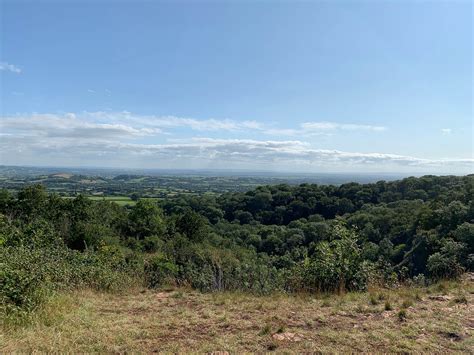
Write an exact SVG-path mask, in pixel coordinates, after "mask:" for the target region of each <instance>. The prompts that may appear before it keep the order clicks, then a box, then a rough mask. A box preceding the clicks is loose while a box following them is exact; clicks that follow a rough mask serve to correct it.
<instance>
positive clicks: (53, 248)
mask: <svg viewBox="0 0 474 355" xmlns="http://www.w3.org/2000/svg"><path fill="white" fill-rule="evenodd" d="M473 196H474V175H468V176H461V177H459V176H441V177H438V176H423V177H420V178H414V177H410V178H405V179H403V180H398V181H392V182H385V181H379V182H377V183H370V184H358V183H347V184H342V185H340V186H335V185H316V184H301V185H298V186H290V185H286V184H280V185H271V186H259V187H257V188H255V189H253V190H250V191H247V192H228V193H223V194H216V195H201V196H199V195H176V196H174V197H169V198H166V199H164V200H160V201H156V200H150V199H139V200H138V201H137V203H136V204H135V205H133V206H120V205H118V204H116V203H114V202H110V201H107V200H91V199H88V198H87V197H85V196H82V195H78V196H77V197H75V198H67V199H66V198H62V197H61V196H59V195H57V194H54V193H49V192H48V191H47V190H46V189H45V188H44V187H43V186H41V185H29V186H26V187H24V188H22V189H21V190H19V191H18V192H15V193H11V192H9V191H8V190H0V266H1V267H0V299H1V310H0V311H1V312H2V316H3V317H5V318H7V317H18V315H21V314H28V313H29V312H30V311H32V310H34V309H36V308H37V307H38V306H39V305H41V304H42V303H43V302H44V300H45V299H47V297H48V296H49V295H50V294H52V293H54V292H57V291H61V290H71V289H79V288H91V289H96V290H110V291H113V290H120V289H124V288H126V287H130V286H133V285H141V286H145V287H148V288H160V287H166V286H170V285H171V286H175V287H189V288H193V289H196V290H199V291H202V292H211V291H228V290H230V291H233V290H235V291H242V292H248V293H250V294H255V295H257V294H269V293H272V292H285V293H321V292H324V293H339V294H340V293H344V292H346V291H364V290H367V288H368V287H369V286H370V285H375V284H376V285H380V286H382V287H395V286H396V285H399V284H417V285H428V284H429V283H432V282H434V281H438V280H440V279H456V278H458V277H459V276H460V275H461V274H463V273H464V272H465V271H472V270H473V269H474V199H473Z"/></svg>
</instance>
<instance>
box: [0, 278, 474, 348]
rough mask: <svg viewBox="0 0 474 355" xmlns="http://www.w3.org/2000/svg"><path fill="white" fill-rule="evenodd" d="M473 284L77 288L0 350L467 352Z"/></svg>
mask: <svg viewBox="0 0 474 355" xmlns="http://www.w3.org/2000/svg"><path fill="white" fill-rule="evenodd" d="M473 285H474V282H472V280H470V281H468V280H465V281H463V283H452V282H451V283H447V282H446V283H442V284H440V285H435V286H432V287H430V288H428V289H412V288H402V289H399V290H383V289H373V290H370V292H369V293H349V294H346V295H343V296H331V297H323V296H319V297H312V296H296V297H295V296H286V295H272V296H266V297H254V296H251V295H245V294H238V293H215V294H202V293H199V292H196V291H190V290H173V291H169V292H152V291H142V292H139V291H134V292H133V293H130V294H127V295H111V294H105V293H95V292H92V291H82V292H77V293H74V294H69V295H63V296H61V297H59V298H57V299H55V300H54V302H51V303H50V304H49V305H48V306H47V307H46V308H45V309H43V310H42V311H41V312H40V313H38V316H37V317H36V321H35V322H33V324H32V325H30V326H28V327H22V328H13V327H11V328H4V329H3V330H2V333H0V352H11V351H15V352H26V351H28V352H30V351H48V352H50V351H67V352H73V353H76V352H156V351H164V352H190V351H193V352H216V351H229V352H264V351H272V350H275V351H277V352H308V351H322V352H334V351H341V352H346V351H358V352H360V351H370V352H372V351H377V352H406V351H410V352H413V351H423V352H439V353H444V352H472V351H473V349H474V343H473V338H472V335H473V334H472V333H473V331H474V306H473V301H474V287H473ZM387 303H389V304H390V307H389V308H390V309H389V310H385V308H387V307H385V305H386V304H387ZM400 313H402V314H403V316H400Z"/></svg>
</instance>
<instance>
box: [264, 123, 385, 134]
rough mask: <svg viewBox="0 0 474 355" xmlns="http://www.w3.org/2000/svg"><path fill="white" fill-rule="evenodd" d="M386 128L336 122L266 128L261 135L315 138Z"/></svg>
mask: <svg viewBox="0 0 474 355" xmlns="http://www.w3.org/2000/svg"><path fill="white" fill-rule="evenodd" d="M386 130H387V127H384V126H373V125H365V124H353V123H337V122H328V121H320V122H305V123H302V124H300V125H299V127H298V128H268V129H265V130H264V131H263V133H265V134H268V135H272V136H289V137H292V136H293V137H296V136H300V137H301V136H317V135H332V134H334V133H336V132H337V131H369V132H383V131H386Z"/></svg>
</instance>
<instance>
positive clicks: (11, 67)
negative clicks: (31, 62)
mask: <svg viewBox="0 0 474 355" xmlns="http://www.w3.org/2000/svg"><path fill="white" fill-rule="evenodd" d="M0 70H4V71H9V72H12V73H17V74H20V73H21V69H20V68H19V67H17V66H16V65H14V64H9V63H7V62H0Z"/></svg>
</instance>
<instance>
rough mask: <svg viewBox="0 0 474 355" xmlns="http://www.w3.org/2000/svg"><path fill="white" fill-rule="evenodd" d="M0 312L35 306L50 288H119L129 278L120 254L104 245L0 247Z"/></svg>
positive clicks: (131, 270) (130, 272) (130, 269)
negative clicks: (82, 248)
mask: <svg viewBox="0 0 474 355" xmlns="http://www.w3.org/2000/svg"><path fill="white" fill-rule="evenodd" d="M0 260H1V262H0V300H1V306H0V312H1V313H2V314H3V315H5V316H6V315H9V314H11V313H16V312H25V311H31V310H34V309H35V308H37V307H38V306H39V305H41V303H42V302H43V301H44V300H45V299H46V298H47V297H48V296H50V295H51V294H52V293H53V292H54V291H57V290H62V289H74V288H80V287H87V288H93V289H97V290H120V289H122V288H123V287H124V286H129V285H131V284H132V282H133V277H134V271H135V270H136V268H134V267H133V265H132V263H130V261H127V260H126V258H125V255H124V254H120V253H117V252H112V251H110V250H107V249H104V250H103V251H101V252H84V253H80V252H77V251H74V250H70V249H67V248H65V247H29V246H28V247H25V246H14V247H2V248H0Z"/></svg>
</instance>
